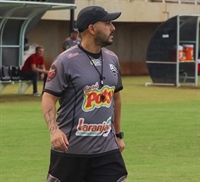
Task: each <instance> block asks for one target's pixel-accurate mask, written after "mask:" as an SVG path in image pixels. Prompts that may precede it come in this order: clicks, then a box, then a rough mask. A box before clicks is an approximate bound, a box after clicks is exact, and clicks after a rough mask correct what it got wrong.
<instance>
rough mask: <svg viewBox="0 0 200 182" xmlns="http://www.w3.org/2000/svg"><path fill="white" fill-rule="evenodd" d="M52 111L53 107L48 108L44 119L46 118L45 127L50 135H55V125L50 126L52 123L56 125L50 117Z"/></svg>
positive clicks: (53, 118)
mask: <svg viewBox="0 0 200 182" xmlns="http://www.w3.org/2000/svg"><path fill="white" fill-rule="evenodd" d="M52 110H53V107H50V108H49V110H48V111H47V112H46V113H45V114H44V117H45V118H46V121H47V125H48V126H50V127H49V131H50V133H52V134H53V133H55V131H56V129H57V128H58V127H57V125H55V126H51V124H52V123H56V118H55V117H52V116H51V111H52Z"/></svg>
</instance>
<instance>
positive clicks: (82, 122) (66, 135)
mask: <svg viewBox="0 0 200 182" xmlns="http://www.w3.org/2000/svg"><path fill="white" fill-rule="evenodd" d="M120 15H121V13H120V12H116V13H108V12H107V11H105V10H104V9H103V8H102V7H99V6H89V7H86V8H84V9H82V10H81V11H80V12H79V14H78V18H77V27H78V30H79V32H80V33H81V37H82V42H81V44H80V45H77V46H74V47H71V48H70V49H68V50H67V51H65V52H63V53H61V54H60V55H59V56H58V57H57V58H56V59H55V61H54V63H53V64H52V66H51V69H50V71H49V74H48V78H47V82H46V85H45V89H44V94H43V98H42V112H43V115H44V118H45V121H46V123H47V125H48V129H49V132H50V141H51V146H52V148H51V160H50V161H51V162H50V166H49V172H48V176H47V182H72V181H73V182H124V181H125V179H126V177H127V170H126V167H125V164H124V160H123V158H122V155H121V152H122V150H123V149H124V148H125V144H124V142H123V139H122V138H123V132H121V128H120V117H121V97H120V90H122V89H123V86H122V80H121V76H120V67H119V61H118V57H117V56H116V54H115V53H113V52H112V51H110V50H108V49H106V48H104V47H105V46H107V45H111V44H112V43H113V33H114V31H115V27H114V25H113V24H112V22H111V21H112V20H115V19H117V18H118V17H119V16H120ZM58 100H59V104H60V106H59V109H58V111H57V112H56V103H57V101H58Z"/></svg>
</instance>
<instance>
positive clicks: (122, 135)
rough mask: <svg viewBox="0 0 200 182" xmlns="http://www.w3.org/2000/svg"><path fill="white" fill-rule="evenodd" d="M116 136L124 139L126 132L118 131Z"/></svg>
mask: <svg viewBox="0 0 200 182" xmlns="http://www.w3.org/2000/svg"><path fill="white" fill-rule="evenodd" d="M115 136H116V137H117V138H120V139H123V138H124V132H119V133H116V134H115Z"/></svg>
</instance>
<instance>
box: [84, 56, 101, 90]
mask: <svg viewBox="0 0 200 182" xmlns="http://www.w3.org/2000/svg"><path fill="white" fill-rule="evenodd" d="M86 55H87V56H88V58H89V60H90V62H91V63H92V65H93V66H94V68H95V69H96V71H97V73H98V74H99V78H100V84H101V87H103V86H104V83H103V80H104V79H105V77H103V55H102V52H101V59H100V61H101V73H100V72H99V70H98V69H97V67H96V66H95V64H94V61H93V60H92V58H91V57H90V56H89V55H88V54H86Z"/></svg>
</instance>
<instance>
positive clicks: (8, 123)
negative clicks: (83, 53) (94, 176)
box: [0, 77, 200, 182]
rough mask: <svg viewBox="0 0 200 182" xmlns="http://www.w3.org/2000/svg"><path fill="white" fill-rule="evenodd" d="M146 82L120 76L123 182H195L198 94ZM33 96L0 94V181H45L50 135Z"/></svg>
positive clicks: (199, 177) (198, 175) (199, 152)
mask: <svg viewBox="0 0 200 182" xmlns="http://www.w3.org/2000/svg"><path fill="white" fill-rule="evenodd" d="M149 81H151V80H150V78H149V77H123V83H124V90H123V91H122V92H121V94H122V100H123V107H122V129H123V131H124V133H125V138H124V141H125V144H126V149H125V150H124V151H123V153H122V154H123V156H124V160H125V162H126V166H127V169H128V172H129V176H128V179H127V182H199V181H200V89H199V88H198V89H197V88H189V87H179V88H176V87H164V86H162V87H161V86H148V87H145V86H144V84H145V82H149ZM41 87H42V83H39V89H40V90H41ZM31 91H32V88H29V90H28V91H27V93H26V94H25V95H17V94H16V93H17V84H16V85H9V86H7V87H6V89H5V90H4V91H3V93H2V94H1V95H0V182H44V181H45V178H46V173H47V170H48V165H49V148H50V143H49V133H48V131H47V127H46V124H45V122H44V120H43V116H42V113H41V109H40V104H41V98H34V97H33V96H32V95H31ZM108 182H109V181H108Z"/></svg>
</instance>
